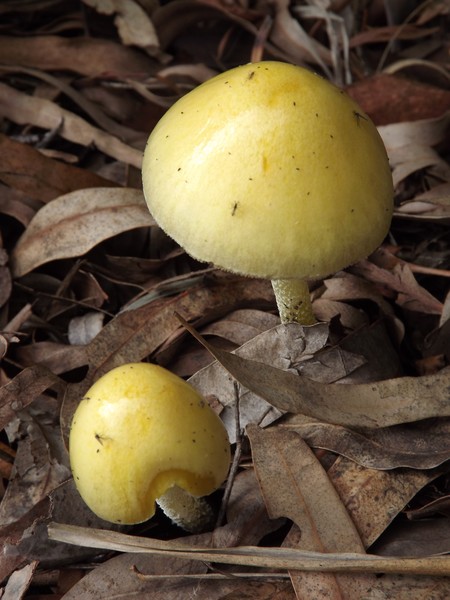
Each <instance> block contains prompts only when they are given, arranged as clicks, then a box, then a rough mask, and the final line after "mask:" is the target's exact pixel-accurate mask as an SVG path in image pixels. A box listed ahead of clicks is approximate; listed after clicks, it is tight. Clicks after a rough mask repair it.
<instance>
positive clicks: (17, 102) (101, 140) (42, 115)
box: [0, 83, 142, 169]
mask: <svg viewBox="0 0 450 600" xmlns="http://www.w3.org/2000/svg"><path fill="white" fill-rule="evenodd" d="M0 115H1V116H2V117H6V118H8V119H10V120H11V121H13V122H14V123H18V124H20V125H35V126H36V127H41V128H43V129H49V130H55V131H56V130H58V128H59V132H58V133H59V135H60V136H61V137H63V138H64V139H66V140H69V141H71V142H75V143H76V144H81V145H83V146H87V147H89V146H90V145H94V146H95V147H97V148H98V149H99V150H101V151H102V152H104V153H105V154H106V155H107V156H111V157H113V158H115V159H117V160H119V161H122V162H124V163H127V164H130V165H133V166H134V167H137V168H138V169H139V168H140V167H141V164H142V152H140V151H139V150H136V148H133V147H131V146H129V145H127V144H125V143H123V142H121V141H120V140H119V139H118V138H117V137H115V136H112V135H110V134H109V133H106V132H105V131H103V130H101V129H98V128H97V127H94V126H93V125H91V124H90V123H88V122H87V121H86V120H85V119H83V118H81V117H79V116H78V115H76V114H74V113H72V112H70V111H68V110H66V109H64V108H62V107H60V106H58V104H56V103H54V102H51V101H50V100H47V99H45V98H38V97H36V96H29V95H28V94H25V93H23V92H19V91H18V90H15V89H14V88H12V87H10V86H8V85H5V84H4V83H0Z"/></svg>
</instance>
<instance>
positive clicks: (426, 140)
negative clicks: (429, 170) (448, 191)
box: [378, 112, 450, 185]
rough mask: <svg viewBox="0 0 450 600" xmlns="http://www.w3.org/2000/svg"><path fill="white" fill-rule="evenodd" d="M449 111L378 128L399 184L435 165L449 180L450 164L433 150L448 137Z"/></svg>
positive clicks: (439, 172) (395, 179) (437, 170)
mask: <svg viewBox="0 0 450 600" xmlns="http://www.w3.org/2000/svg"><path fill="white" fill-rule="evenodd" d="M449 122H450V112H447V113H445V114H444V115H442V116H440V117H438V118H435V119H422V120H420V121H408V122H405V123H393V124H390V125H384V126H381V127H379V128H378V131H379V133H380V135H381V137H382V138H383V141H384V143H385V146H386V149H387V152H388V155H389V160H390V162H391V165H392V167H393V173H392V177H393V180H394V185H397V184H398V183H399V182H401V181H402V180H403V179H405V178H406V177H407V176H408V175H410V174H411V173H414V172H415V171H418V170H420V169H423V168H425V167H430V166H433V168H434V171H435V172H436V173H437V174H438V175H439V177H440V178H442V179H443V180H444V181H449V180H450V168H449V166H448V164H447V163H446V162H445V161H444V160H443V159H442V158H441V157H440V156H439V154H438V153H437V152H436V151H435V150H434V147H435V146H436V145H437V144H439V143H440V142H442V140H444V139H445V135H446V131H447V128H448V124H449Z"/></svg>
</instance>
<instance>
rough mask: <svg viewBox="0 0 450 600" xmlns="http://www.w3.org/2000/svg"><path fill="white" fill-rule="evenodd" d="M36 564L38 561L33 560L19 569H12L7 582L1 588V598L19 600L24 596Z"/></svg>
mask: <svg viewBox="0 0 450 600" xmlns="http://www.w3.org/2000/svg"><path fill="white" fill-rule="evenodd" d="M37 566H38V562H37V561H33V562H32V563H29V564H28V565H25V566H24V567H22V568H21V569H18V570H17V571H14V573H12V574H11V575H10V577H9V579H8V583H7V584H6V585H5V587H4V588H3V593H2V598H3V600H20V599H21V598H24V597H25V594H26V592H27V590H28V588H29V586H30V583H31V579H32V577H33V574H34V572H35V570H36V568H37Z"/></svg>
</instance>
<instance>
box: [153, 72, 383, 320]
mask: <svg viewBox="0 0 450 600" xmlns="http://www.w3.org/2000/svg"><path fill="white" fill-rule="evenodd" d="M142 177H143V189H144V194H145V198H146V200H147V204H148V207H149V210H150V212H151V213H152V215H153V217H154V218H155V219H156V221H157V222H158V223H159V225H160V226H161V227H162V229H164V230H165V231H166V233H167V234H168V235H170V236H171V237H173V238H174V239H175V240H176V241H177V242H178V243H179V244H180V245H181V246H183V247H184V249H185V250H186V251H187V252H188V253H189V254H190V255H192V256H193V257H194V258H196V259H198V260H201V261H207V262H211V263H213V264H215V265H216V266H218V267H221V268H223V269H226V270H229V271H233V272H236V273H240V274H244V275H249V276H252V277H262V278H266V279H271V280H272V282H273V285H274V291H275V295H276V299H277V304H278V308H279V311H280V315H281V319H282V321H283V322H286V321H291V320H293V321H299V322H302V323H304V324H308V323H312V322H314V317H313V314H312V309H311V303H310V297H309V290H308V286H307V283H306V282H307V280H308V279H315V278H321V277H324V276H326V275H329V274H330V273H333V272H336V271H338V270H339V269H342V268H344V267H346V266H348V265H350V264H352V263H354V262H356V261H358V260H359V259H361V258H363V257H366V256H367V255H368V254H370V253H371V252H372V251H373V250H375V249H376V248H377V246H379V244H380V243H381V242H382V241H383V238H384V237H385V235H386V234H387V232H388V230H389V226H390V222H391V217H392V211H393V185H392V177H391V171H390V168H389V163H388V158H387V154H386V150H385V147H384V145H383V142H382V140H381V138H380V136H379V134H378V132H377V129H376V127H375V126H374V124H373V123H372V121H371V120H370V119H369V117H368V116H367V115H366V114H365V113H364V111H363V110H362V109H361V108H360V107H359V106H358V105H357V104H356V103H355V102H354V101H353V100H352V99H351V98H349V97H348V96H347V95H346V94H345V93H344V92H343V91H342V90H340V89H338V88H337V87H335V86H334V85H332V84H331V83H329V82H328V81H326V80H324V79H323V78H321V77H319V76H318V75H315V74H314V73H311V72H310V71H308V70H306V69H304V68H300V67H296V66H293V65H289V64H286V63H282V62H276V61H263V62H260V63H255V64H248V65H245V66H241V67H237V68H235V69H232V70H230V71H227V72H225V73H222V74H220V75H218V76H216V77H214V78H212V79H210V80H209V81H207V82H205V83H203V84H202V85H200V86H198V87H197V88H195V89H194V90H192V91H191V92H189V93H188V94H186V95H185V96H184V97H182V98H181V99H180V100H178V102H176V103H175V104H174V105H173V106H172V107H171V108H170V109H169V110H168V111H167V113H166V114H165V115H164V116H163V117H162V119H161V120H160V121H159V123H158V124H157V126H156V127H155V129H154V130H153V132H152V133H151V135H150V137H149V140H148V143H147V147H146V150H145V154H144V161H143V168H142Z"/></svg>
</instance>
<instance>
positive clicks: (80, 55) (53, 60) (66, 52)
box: [0, 35, 157, 77]
mask: <svg viewBox="0 0 450 600" xmlns="http://www.w3.org/2000/svg"><path fill="white" fill-rule="evenodd" d="M0 55H1V57H2V63H3V64H6V65H23V66H27V67H35V68H37V69H43V70H46V71H72V72H75V73H79V74H80V75H85V76H86V77H100V76H105V75H108V76H118V77H120V76H123V77H129V75H130V74H131V73H132V74H135V73H143V74H148V73H152V72H153V71H154V70H155V67H156V66H157V65H155V63H154V62H153V61H152V60H151V59H150V58H149V57H146V56H145V55H143V54H141V53H139V52H137V51H136V50H133V49H131V48H126V47H125V46H122V45H121V44H117V43H115V42H112V41H110V40H107V39H96V38H94V37H89V36H83V37H59V36H56V35H54V36H53V35H41V36H36V37H34V36H31V37H14V36H0Z"/></svg>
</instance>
